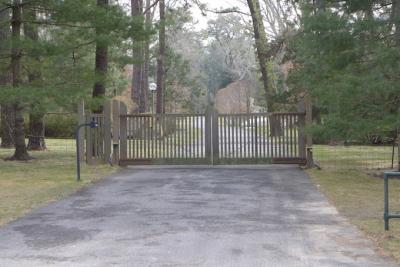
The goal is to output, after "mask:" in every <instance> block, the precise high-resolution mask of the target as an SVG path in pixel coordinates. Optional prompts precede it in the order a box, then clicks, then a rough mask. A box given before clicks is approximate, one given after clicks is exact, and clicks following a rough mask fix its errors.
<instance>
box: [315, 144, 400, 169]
mask: <svg viewBox="0 0 400 267" xmlns="http://www.w3.org/2000/svg"><path fill="white" fill-rule="evenodd" d="M313 151H314V159H315V161H316V162H317V163H318V164H320V165H321V166H322V167H323V168H325V169H326V168H329V169H344V168H347V169H355V168H357V169H363V170H371V169H373V170H376V169H380V170H382V169H383V170H386V169H391V167H392V153H393V148H392V146H373V145H351V146H344V145H338V146H328V145H314V146H313ZM397 156H398V154H397V149H395V153H394V167H397V164H396V163H397Z"/></svg>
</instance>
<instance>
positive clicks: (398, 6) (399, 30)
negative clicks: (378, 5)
mask: <svg viewBox="0 0 400 267" xmlns="http://www.w3.org/2000/svg"><path fill="white" fill-rule="evenodd" d="M391 21H392V24H393V25H394V27H395V31H394V39H395V42H396V45H397V46H400V0H393V2H392V14H391Z"/></svg>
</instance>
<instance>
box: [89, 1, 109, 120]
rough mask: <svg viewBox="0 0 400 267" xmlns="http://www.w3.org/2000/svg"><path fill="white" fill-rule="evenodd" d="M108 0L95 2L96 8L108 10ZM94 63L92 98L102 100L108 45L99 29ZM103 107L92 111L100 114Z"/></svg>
mask: <svg viewBox="0 0 400 267" xmlns="http://www.w3.org/2000/svg"><path fill="white" fill-rule="evenodd" d="M108 1H109V0H97V7H98V8H104V9H107V8H108ZM96 34H97V40H96V63H95V79H96V80H95V83H94V87H93V94H92V95H93V98H103V97H104V96H105V94H106V82H107V72H108V45H107V43H104V41H103V39H104V38H100V36H102V35H104V34H105V33H104V31H103V30H102V28H101V27H97V28H96ZM102 111H103V107H102V106H100V107H98V108H96V109H95V110H94V112H96V113H101V112H102Z"/></svg>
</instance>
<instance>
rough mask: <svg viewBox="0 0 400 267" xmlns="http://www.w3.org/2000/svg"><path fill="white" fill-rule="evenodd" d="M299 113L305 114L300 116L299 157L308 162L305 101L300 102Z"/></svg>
mask: <svg viewBox="0 0 400 267" xmlns="http://www.w3.org/2000/svg"><path fill="white" fill-rule="evenodd" d="M298 111H299V112H300V113H303V114H299V119H298V121H299V126H298V131H299V157H300V159H302V160H303V159H304V160H307V147H306V146H307V137H306V134H305V130H304V128H305V125H306V106H305V101H304V99H303V100H302V101H300V103H299V106H298Z"/></svg>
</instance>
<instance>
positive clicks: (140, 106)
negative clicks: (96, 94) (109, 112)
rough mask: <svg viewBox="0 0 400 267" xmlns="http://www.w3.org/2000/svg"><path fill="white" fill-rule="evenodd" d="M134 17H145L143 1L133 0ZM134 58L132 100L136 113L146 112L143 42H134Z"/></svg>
mask: <svg viewBox="0 0 400 267" xmlns="http://www.w3.org/2000/svg"><path fill="white" fill-rule="evenodd" d="M131 14H132V17H137V18H141V17H142V16H143V0H131ZM133 42H134V44H133V57H134V59H135V62H134V63H133V67H132V100H133V102H134V103H135V104H136V105H135V109H134V110H133V112H134V113H144V112H145V111H146V92H145V88H144V82H143V77H144V73H143V72H144V64H143V62H144V47H143V42H142V41H141V40H133Z"/></svg>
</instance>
